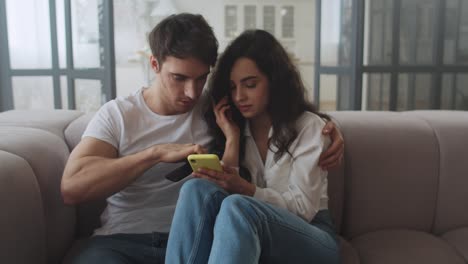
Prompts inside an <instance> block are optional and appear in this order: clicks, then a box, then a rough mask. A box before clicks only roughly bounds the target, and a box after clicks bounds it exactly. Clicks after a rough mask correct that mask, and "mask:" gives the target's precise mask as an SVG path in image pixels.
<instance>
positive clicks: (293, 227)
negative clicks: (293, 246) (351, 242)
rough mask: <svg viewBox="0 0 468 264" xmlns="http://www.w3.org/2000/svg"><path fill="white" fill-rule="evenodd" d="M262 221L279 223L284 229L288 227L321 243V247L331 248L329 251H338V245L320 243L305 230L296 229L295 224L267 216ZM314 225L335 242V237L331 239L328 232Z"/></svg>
mask: <svg viewBox="0 0 468 264" xmlns="http://www.w3.org/2000/svg"><path fill="white" fill-rule="evenodd" d="M264 221H266V222H269V223H274V224H277V225H279V226H282V227H284V228H286V229H289V230H291V231H293V232H296V233H300V234H302V235H304V236H307V237H309V238H311V239H313V240H314V241H315V242H317V243H318V244H320V245H322V246H323V247H325V248H327V249H329V250H331V251H333V252H338V247H335V248H332V247H330V246H328V245H326V244H324V243H322V242H321V241H320V240H318V239H316V238H315V237H314V236H311V235H310V234H308V233H307V232H303V231H301V230H299V229H297V228H296V226H294V225H290V224H287V223H284V222H282V221H277V220H275V219H268V218H264ZM314 227H315V228H317V229H319V230H320V231H322V232H324V233H325V234H326V235H327V236H328V237H329V238H330V239H329V240H330V241H333V242H334V243H336V241H335V239H333V237H331V236H330V234H328V233H327V232H326V231H324V230H322V229H320V228H319V227H316V226H314Z"/></svg>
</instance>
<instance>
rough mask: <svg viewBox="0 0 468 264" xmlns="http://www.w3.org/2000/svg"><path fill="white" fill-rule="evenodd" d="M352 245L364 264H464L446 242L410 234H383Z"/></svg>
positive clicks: (433, 237)
mask: <svg viewBox="0 0 468 264" xmlns="http://www.w3.org/2000/svg"><path fill="white" fill-rule="evenodd" d="M351 244H352V245H353V246H354V247H355V248H356V250H357V251H358V254H359V257H360V260H361V262H362V263H369V264H374V263H378V264H395V263H398V264H414V263H424V264H441V263H450V264H464V263H465V261H464V260H463V258H461V257H460V255H459V254H458V252H456V251H455V249H454V248H453V247H452V246H450V245H449V244H448V243H447V242H445V241H444V240H442V239H440V238H437V237H435V236H433V235H430V234H429V233H425V232H419V231H411V230H384V231H377V232H371V233H368V234H365V235H362V236H359V237H356V238H354V239H353V240H352V241H351Z"/></svg>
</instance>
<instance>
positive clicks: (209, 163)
mask: <svg viewBox="0 0 468 264" xmlns="http://www.w3.org/2000/svg"><path fill="white" fill-rule="evenodd" d="M187 160H188V162H189V163H190V166H191V167H192V170H193V171H194V172H196V171H197V170H198V169H199V168H205V169H211V170H216V171H223V168H222V166H221V162H220V161H219V158H218V156H216V154H192V155H189V156H188V157H187Z"/></svg>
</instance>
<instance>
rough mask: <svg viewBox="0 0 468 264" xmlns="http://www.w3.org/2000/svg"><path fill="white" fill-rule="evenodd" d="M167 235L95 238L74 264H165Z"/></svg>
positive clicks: (91, 239)
mask: <svg viewBox="0 0 468 264" xmlns="http://www.w3.org/2000/svg"><path fill="white" fill-rule="evenodd" d="M167 236H168V235H167V234H165V233H151V234H115V235H106V236H93V237H91V238H90V239H89V241H88V243H87V245H86V247H85V248H84V249H83V250H82V251H81V252H80V253H79V254H78V256H77V257H76V258H75V259H74V260H73V261H72V263H73V264H94V263H99V264H106V263H109V264H110V263H116V264H120V263H122V264H123V263H128V264H130V263H132V264H133V263H135V264H136V263H142V264H143V263H152V264H163V263H164V257H165V254H166V245H167Z"/></svg>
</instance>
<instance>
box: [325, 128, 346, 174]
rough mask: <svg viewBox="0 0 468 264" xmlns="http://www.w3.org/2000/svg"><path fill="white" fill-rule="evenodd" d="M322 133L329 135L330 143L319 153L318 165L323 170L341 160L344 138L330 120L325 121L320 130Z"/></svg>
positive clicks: (335, 165)
mask: <svg viewBox="0 0 468 264" xmlns="http://www.w3.org/2000/svg"><path fill="white" fill-rule="evenodd" d="M322 134H324V135H329V136H330V138H331V140H332V144H331V145H330V147H329V148H328V149H327V150H326V151H325V152H323V153H322V155H320V159H319V166H320V167H321V168H322V169H323V170H329V169H331V168H334V167H337V166H338V165H340V164H341V162H342V161H343V154H344V139H343V135H342V134H341V132H340V130H338V128H337V127H336V126H335V123H333V122H332V121H329V122H327V124H326V125H325V127H324V128H323V130H322Z"/></svg>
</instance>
